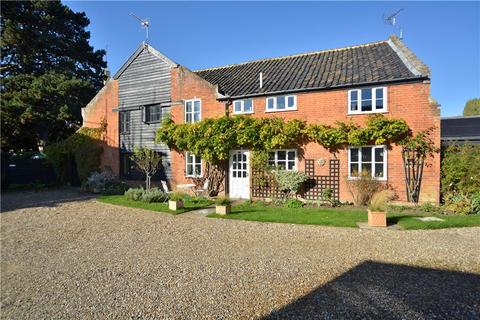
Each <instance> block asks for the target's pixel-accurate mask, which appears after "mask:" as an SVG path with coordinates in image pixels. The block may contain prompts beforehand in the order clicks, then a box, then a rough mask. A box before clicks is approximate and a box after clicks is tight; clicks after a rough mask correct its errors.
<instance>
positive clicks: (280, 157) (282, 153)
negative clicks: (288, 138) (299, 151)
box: [277, 151, 287, 160]
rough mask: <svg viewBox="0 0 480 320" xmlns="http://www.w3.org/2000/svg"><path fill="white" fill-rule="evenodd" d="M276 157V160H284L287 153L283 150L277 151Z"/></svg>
mask: <svg viewBox="0 0 480 320" xmlns="http://www.w3.org/2000/svg"><path fill="white" fill-rule="evenodd" d="M277 159H278V160H286V159H287V153H286V152H285V151H277Z"/></svg>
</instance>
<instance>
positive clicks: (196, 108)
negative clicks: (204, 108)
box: [193, 100, 200, 112]
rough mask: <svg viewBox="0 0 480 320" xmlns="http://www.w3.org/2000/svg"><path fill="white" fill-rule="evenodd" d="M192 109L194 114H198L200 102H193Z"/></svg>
mask: <svg viewBox="0 0 480 320" xmlns="http://www.w3.org/2000/svg"><path fill="white" fill-rule="evenodd" d="M193 109H194V111H195V112H200V101H199V100H196V101H194V102H193Z"/></svg>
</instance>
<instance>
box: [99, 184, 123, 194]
mask: <svg viewBox="0 0 480 320" xmlns="http://www.w3.org/2000/svg"><path fill="white" fill-rule="evenodd" d="M127 190H128V185H127V184H126V183H125V182H123V181H119V180H113V181H111V182H107V184H106V186H105V190H104V191H103V192H102V194H104V195H121V194H124V193H125V191H127Z"/></svg>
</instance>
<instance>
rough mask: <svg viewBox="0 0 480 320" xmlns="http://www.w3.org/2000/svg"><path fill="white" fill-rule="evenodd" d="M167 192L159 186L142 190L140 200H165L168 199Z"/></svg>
mask: <svg viewBox="0 0 480 320" xmlns="http://www.w3.org/2000/svg"><path fill="white" fill-rule="evenodd" d="M168 198H169V197H168V194H167V193H165V192H163V191H162V190H160V189H159V188H150V189H148V190H145V191H144V192H143V195H142V197H141V200H142V201H143V202H165V201H168Z"/></svg>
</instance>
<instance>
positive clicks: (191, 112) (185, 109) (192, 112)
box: [183, 98, 202, 123]
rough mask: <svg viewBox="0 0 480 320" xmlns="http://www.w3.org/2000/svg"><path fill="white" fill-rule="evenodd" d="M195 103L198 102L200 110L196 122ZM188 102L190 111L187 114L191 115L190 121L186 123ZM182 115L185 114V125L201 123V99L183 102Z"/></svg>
mask: <svg viewBox="0 0 480 320" xmlns="http://www.w3.org/2000/svg"><path fill="white" fill-rule="evenodd" d="M195 101H198V102H199V103H200V110H199V111H198V112H199V115H198V121H194V118H195V117H194V115H195ZM188 102H191V103H192V111H190V112H188V113H189V114H191V115H192V121H188V122H187V103H188ZM183 111H184V112H183V113H185V119H184V121H185V123H195V122H199V121H202V99H197V98H195V99H188V100H185V101H184V103H183Z"/></svg>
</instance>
